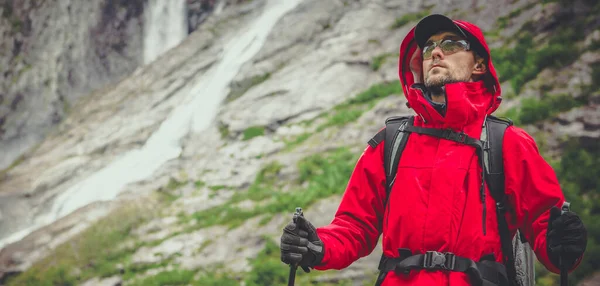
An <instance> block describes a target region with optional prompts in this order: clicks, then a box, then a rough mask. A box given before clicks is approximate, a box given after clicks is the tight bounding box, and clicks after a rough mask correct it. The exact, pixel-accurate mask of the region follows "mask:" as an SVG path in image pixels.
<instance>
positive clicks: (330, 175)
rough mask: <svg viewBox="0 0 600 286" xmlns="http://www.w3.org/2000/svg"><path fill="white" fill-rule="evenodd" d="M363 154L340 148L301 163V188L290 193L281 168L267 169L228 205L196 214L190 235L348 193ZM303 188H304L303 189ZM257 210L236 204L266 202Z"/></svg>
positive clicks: (267, 167)
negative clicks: (281, 179)
mask: <svg viewBox="0 0 600 286" xmlns="http://www.w3.org/2000/svg"><path fill="white" fill-rule="evenodd" d="M358 156H359V154H354V153H353V152H350V151H349V150H348V149H346V148H339V149H336V150H333V151H329V152H326V153H324V154H315V155H313V156H310V157H308V158H305V159H303V160H302V161H300V162H298V169H299V172H300V179H299V181H298V182H297V186H296V187H293V188H292V190H290V191H289V192H285V193H284V192H281V191H280V190H279V187H281V185H280V183H279V182H278V179H277V178H278V175H277V174H278V173H279V171H280V170H281V166H280V165H279V164H278V163H272V164H269V165H268V166H266V167H265V168H264V169H263V170H262V171H261V172H260V174H259V176H257V178H256V180H255V182H254V183H253V184H252V186H250V188H249V189H248V192H245V193H239V194H236V195H235V196H234V197H233V198H232V200H231V201H230V202H229V203H227V204H224V205H221V206H217V207H213V208H210V209H207V210H204V211H200V212H197V213H194V214H193V215H192V216H191V217H185V216H183V217H182V219H184V220H186V219H196V220H197V222H198V223H197V224H196V225H194V226H192V227H190V229H189V231H191V230H194V229H199V228H204V227H208V226H212V225H228V226H230V227H235V226H238V225H240V224H241V223H243V222H244V221H246V220H247V219H248V218H251V217H256V216H259V215H269V214H277V213H282V212H290V210H294V209H295V208H296V207H297V206H303V207H308V206H310V205H311V204H312V203H314V202H316V201H317V200H319V199H322V198H326V197H329V196H331V195H334V194H340V193H343V192H344V189H345V186H346V184H347V183H348V179H349V178H350V174H351V172H352V169H353V168H354V165H355V164H356V160H357V159H358ZM300 186H302V187H300ZM265 198H268V199H267V201H266V203H263V204H259V205H257V206H255V207H254V208H253V209H250V210H248V209H241V208H239V207H237V206H236V205H235V204H236V203H238V202H241V201H244V200H248V199H249V200H263V199H265Z"/></svg>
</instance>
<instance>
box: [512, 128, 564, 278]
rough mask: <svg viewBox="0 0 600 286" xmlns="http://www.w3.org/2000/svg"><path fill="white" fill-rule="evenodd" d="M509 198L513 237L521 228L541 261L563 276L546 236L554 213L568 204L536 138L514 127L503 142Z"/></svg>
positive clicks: (549, 268)
mask: <svg viewBox="0 0 600 286" xmlns="http://www.w3.org/2000/svg"><path fill="white" fill-rule="evenodd" d="M502 149H503V154H504V156H503V157H504V159H503V161H504V174H505V180H506V181H505V182H506V194H507V196H508V201H509V204H510V205H511V206H512V208H513V210H514V212H512V215H509V216H508V217H507V219H508V220H507V221H508V222H509V225H510V226H511V233H512V232H513V231H516V228H519V229H520V230H521V232H522V233H523V234H524V235H525V237H526V238H527V241H529V243H530V245H531V247H532V248H533V250H534V252H535V254H536V256H537V258H538V260H539V261H540V262H541V263H542V264H544V266H545V267H546V268H547V269H548V270H550V271H552V272H554V273H560V271H559V269H558V268H557V267H555V266H554V265H553V264H552V262H550V259H549V258H548V253H547V251H546V232H547V229H548V219H549V218H550V209H551V208H552V207H553V206H557V207H559V208H560V207H561V206H562V204H563V202H564V201H565V198H564V195H563V192H562V190H561V188H560V185H559V182H558V179H557V177H556V174H555V172H554V170H553V169H552V167H551V166H550V165H549V164H548V163H547V162H546V161H545V160H544V158H543V157H542V156H541V155H540V153H539V151H538V148H537V145H536V143H535V141H534V140H533V138H531V136H530V135H529V134H527V133H526V132H525V131H524V130H522V129H520V128H517V127H514V126H511V127H509V128H507V129H506V133H505V135H504V140H503V147H502Z"/></svg>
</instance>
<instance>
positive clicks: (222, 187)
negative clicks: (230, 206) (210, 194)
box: [208, 185, 228, 192]
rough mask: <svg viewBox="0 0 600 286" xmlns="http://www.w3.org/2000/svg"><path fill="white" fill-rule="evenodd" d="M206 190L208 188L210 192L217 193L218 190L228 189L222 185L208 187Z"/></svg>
mask: <svg viewBox="0 0 600 286" xmlns="http://www.w3.org/2000/svg"><path fill="white" fill-rule="evenodd" d="M208 188H209V189H210V190H211V191H215V192H217V191H220V190H225V189H227V188H228V187H227V186H224V185H214V186H209V187H208Z"/></svg>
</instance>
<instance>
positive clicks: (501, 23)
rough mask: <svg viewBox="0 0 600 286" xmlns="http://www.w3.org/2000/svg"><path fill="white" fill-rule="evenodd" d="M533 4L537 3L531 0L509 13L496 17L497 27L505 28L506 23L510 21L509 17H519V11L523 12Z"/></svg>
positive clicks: (533, 5)
mask: <svg viewBox="0 0 600 286" xmlns="http://www.w3.org/2000/svg"><path fill="white" fill-rule="evenodd" d="M535 5H537V3H536V2H531V3H529V4H527V5H525V7H522V8H519V9H515V10H513V11H511V12H510V13H508V15H506V16H502V17H500V18H498V20H497V21H496V24H497V25H498V28H499V29H505V28H506V27H507V26H508V23H509V22H510V20H511V19H514V18H516V17H519V15H521V13H523V11H527V10H529V9H531V8H533V7H535Z"/></svg>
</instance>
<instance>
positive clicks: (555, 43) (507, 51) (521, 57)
mask: <svg viewBox="0 0 600 286" xmlns="http://www.w3.org/2000/svg"><path fill="white" fill-rule="evenodd" d="M584 37H585V34H584V33H583V27H582V25H581V24H573V25H564V26H560V27H559V28H557V31H556V32H554V33H553V34H552V36H551V37H550V38H549V39H548V40H547V41H546V42H545V43H535V42H534V40H533V35H532V34H531V33H530V32H528V31H522V32H521V33H519V34H518V35H517V37H516V40H515V41H516V44H515V46H514V47H503V48H498V49H493V50H492V51H491V53H492V58H493V59H494V64H495V67H496V70H497V72H498V76H499V77H500V81H506V80H510V82H511V85H512V87H513V89H514V90H515V92H516V93H517V94H518V93H519V92H520V91H521V88H522V87H523V85H524V84H525V83H527V82H528V81H530V80H532V79H534V78H535V77H536V76H537V75H538V73H540V71H542V70H543V69H545V68H548V67H554V68H560V67H564V66H567V65H569V64H571V63H572V62H573V61H574V60H575V59H577V57H579V55H580V52H581V51H580V48H579V47H578V46H577V45H576V42H577V41H579V40H582V39H583V38H584Z"/></svg>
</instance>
